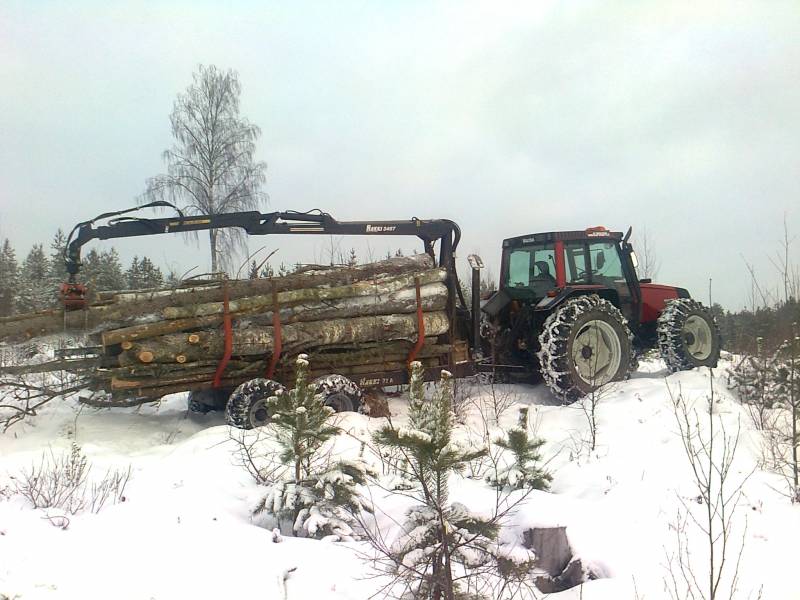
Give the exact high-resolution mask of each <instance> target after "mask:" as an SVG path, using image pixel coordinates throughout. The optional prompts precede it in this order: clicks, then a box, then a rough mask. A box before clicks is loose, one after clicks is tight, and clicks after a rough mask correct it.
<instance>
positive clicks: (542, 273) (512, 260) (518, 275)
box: [507, 244, 556, 289]
mask: <svg viewBox="0 0 800 600" xmlns="http://www.w3.org/2000/svg"><path fill="white" fill-rule="evenodd" d="M555 282H556V262H555V254H554V249H553V245H552V244H538V245H535V246H522V247H520V248H515V249H514V250H513V251H512V252H511V254H510V255H509V257H508V282H507V283H508V286H509V287H511V288H532V287H534V286H536V287H542V288H543V289H550V288H552V287H553V286H554V285H555Z"/></svg>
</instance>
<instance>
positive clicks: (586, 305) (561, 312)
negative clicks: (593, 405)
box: [537, 294, 635, 402]
mask: <svg viewBox="0 0 800 600" xmlns="http://www.w3.org/2000/svg"><path fill="white" fill-rule="evenodd" d="M632 339H633V336H632V335H631V332H630V330H629V329H628V323H627V321H626V320H625V318H624V317H623V316H622V313H620V312H619V310H618V309H617V308H616V307H615V306H614V305H613V304H611V303H610V302H609V301H607V300H603V299H602V298H600V297H599V296H597V295H595V294H592V295H588V296H579V297H577V298H573V299H571V300H567V301H566V302H565V303H564V304H563V305H562V306H561V307H559V308H558V309H557V310H556V311H555V312H554V313H552V314H551V315H550V316H549V317H547V320H546V321H545V322H544V326H543V328H542V332H541V334H540V335H539V344H540V345H541V350H540V351H539V352H538V354H537V357H538V358H539V364H540V365H541V373H542V378H543V379H544V381H545V383H546V384H547V386H548V387H549V388H550V389H551V390H552V391H553V392H554V393H555V394H556V395H557V396H559V397H561V398H562V399H564V400H565V401H567V402H574V401H575V400H577V399H578V398H580V397H581V396H584V395H586V394H588V393H590V392H592V391H594V390H596V389H598V388H599V387H601V386H603V385H606V384H607V383H609V382H611V381H619V380H621V379H624V378H625V377H626V376H627V375H628V372H629V370H630V368H631V366H632V365H634V364H635V360H634V358H633V344H632Z"/></svg>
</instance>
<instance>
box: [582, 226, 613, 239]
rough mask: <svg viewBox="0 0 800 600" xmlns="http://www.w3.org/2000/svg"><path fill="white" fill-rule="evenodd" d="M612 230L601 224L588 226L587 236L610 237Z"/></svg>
mask: <svg viewBox="0 0 800 600" xmlns="http://www.w3.org/2000/svg"><path fill="white" fill-rule="evenodd" d="M610 233H611V232H610V231H609V230H608V229H606V228H605V227H603V226H602V225H599V226H597V227H587V228H586V236H587V237H608V236H609V235H610Z"/></svg>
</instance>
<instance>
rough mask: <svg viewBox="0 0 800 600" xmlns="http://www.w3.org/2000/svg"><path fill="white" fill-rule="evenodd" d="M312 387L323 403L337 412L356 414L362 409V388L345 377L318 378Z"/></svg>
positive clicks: (326, 376) (329, 376)
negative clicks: (355, 412)
mask: <svg viewBox="0 0 800 600" xmlns="http://www.w3.org/2000/svg"><path fill="white" fill-rule="evenodd" d="M311 387H312V388H313V389H314V393H315V394H316V396H317V397H318V398H320V400H322V403H323V404H324V405H325V406H330V407H331V408H332V409H333V410H335V411H336V412H354V411H357V410H359V409H360V408H361V400H362V396H363V394H362V392H361V388H360V387H358V385H356V384H355V383H354V382H353V381H351V380H350V379H348V378H347V377H345V376H344V375H325V376H323V377H318V378H317V379H315V380H314V381H312V382H311Z"/></svg>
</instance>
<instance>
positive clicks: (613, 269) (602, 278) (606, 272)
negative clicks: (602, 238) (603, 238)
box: [589, 242, 625, 286]
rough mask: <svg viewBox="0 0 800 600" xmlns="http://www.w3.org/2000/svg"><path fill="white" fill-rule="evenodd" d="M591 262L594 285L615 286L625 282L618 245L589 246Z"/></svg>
mask: <svg viewBox="0 0 800 600" xmlns="http://www.w3.org/2000/svg"><path fill="white" fill-rule="evenodd" d="M589 260H590V261H591V264H592V283H599V284H602V285H612V286H613V285H614V283H618V282H620V281H623V282H624V281H625V275H624V274H623V272H622V263H621V262H620V259H619V252H618V251H617V245H616V244H615V243H613V242H596V243H593V244H589Z"/></svg>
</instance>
